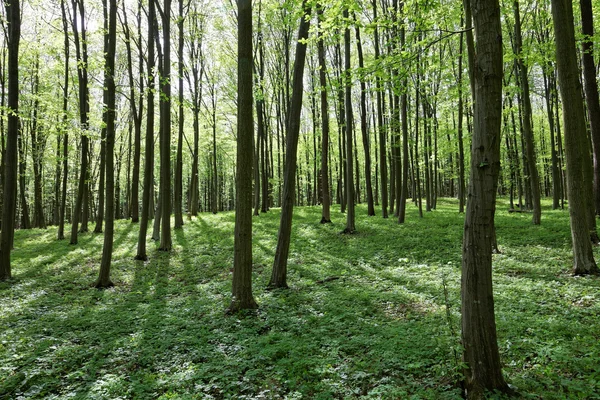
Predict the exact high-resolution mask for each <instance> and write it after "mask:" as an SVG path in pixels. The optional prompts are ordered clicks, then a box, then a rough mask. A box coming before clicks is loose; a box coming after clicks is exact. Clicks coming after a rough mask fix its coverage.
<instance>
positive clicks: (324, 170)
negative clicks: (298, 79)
mask: <svg viewBox="0 0 600 400" xmlns="http://www.w3.org/2000/svg"><path fill="white" fill-rule="evenodd" d="M317 14H318V15H319V41H318V43H317V47H318V52H319V85H320V86H321V87H320V92H321V123H322V128H321V191H322V200H321V201H322V202H321V205H322V212H321V223H322V224H327V223H331V198H330V196H329V175H328V167H329V166H328V157H329V102H328V100H327V77H326V75H325V71H326V70H327V67H326V65H325V45H324V44H323V32H322V28H321V21H322V18H323V6H322V5H320V6H319V7H318V8H317Z"/></svg>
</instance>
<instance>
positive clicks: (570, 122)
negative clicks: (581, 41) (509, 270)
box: [552, 0, 599, 275]
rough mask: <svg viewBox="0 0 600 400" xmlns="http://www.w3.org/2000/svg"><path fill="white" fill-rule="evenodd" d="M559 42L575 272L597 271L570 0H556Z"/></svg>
mask: <svg viewBox="0 0 600 400" xmlns="http://www.w3.org/2000/svg"><path fill="white" fill-rule="evenodd" d="M552 19H553V21H554V30H555V42H556V66H557V69H558V83H559V87H560V94H561V97H562V105H563V120H564V127H565V152H566V156H567V192H568V195H569V215H570V217H571V238H572V240H573V273H574V274H575V275H586V274H597V273H598V272H599V271H598V267H597V266H596V262H595V260H594V255H593V253H592V245H591V242H590V239H589V225H588V221H587V218H588V211H589V210H588V207H589V206H591V204H588V203H587V202H586V199H585V196H582V195H581V194H582V193H584V191H585V190H589V186H590V183H591V182H586V181H585V176H586V174H585V169H586V166H585V165H584V162H585V157H581V155H582V154H584V152H589V148H588V146H587V133H586V126H585V115H584V107H583V99H582V97H581V83H580V82H579V69H578V65H577V53H576V49H575V28H574V25H573V4H572V3H571V2H570V1H566V0H552Z"/></svg>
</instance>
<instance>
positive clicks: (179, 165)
mask: <svg viewBox="0 0 600 400" xmlns="http://www.w3.org/2000/svg"><path fill="white" fill-rule="evenodd" d="M183 2H184V0H179V18H178V20H177V27H178V29H179V38H178V44H179V52H178V53H179V54H178V62H177V66H178V75H179V101H178V103H179V104H178V108H179V121H178V122H179V125H178V131H177V133H178V135H177V159H176V161H175V187H174V191H175V193H174V204H173V208H175V229H179V228H181V227H182V226H183V128H184V112H183V43H184V41H183V22H184V20H185V17H186V16H185V15H184V12H183V9H184V7H183Z"/></svg>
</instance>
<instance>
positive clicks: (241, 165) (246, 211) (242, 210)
mask: <svg viewBox="0 0 600 400" xmlns="http://www.w3.org/2000/svg"><path fill="white" fill-rule="evenodd" d="M237 4H238V101H237V105H238V117H237V163H236V178H237V179H236V192H237V193H236V201H235V203H236V204H235V209H236V212H235V235H234V238H235V239H234V255H233V282H232V288H231V294H232V301H231V304H230V306H229V308H228V310H227V311H228V312H229V313H233V312H237V311H239V310H241V309H253V308H257V307H258V305H257V304H256V301H255V300H254V297H253V296H252V137H253V136H254V121H253V119H254V118H253V115H252V64H253V63H252V1H251V0H239V1H238V3H237Z"/></svg>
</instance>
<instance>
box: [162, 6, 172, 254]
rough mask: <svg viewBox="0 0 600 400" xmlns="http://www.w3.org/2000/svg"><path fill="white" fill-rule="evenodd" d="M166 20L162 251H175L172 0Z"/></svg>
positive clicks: (165, 14) (163, 79) (163, 93)
mask: <svg viewBox="0 0 600 400" xmlns="http://www.w3.org/2000/svg"><path fill="white" fill-rule="evenodd" d="M159 12H160V13H161V17H162V23H163V57H162V60H161V76H160V86H161V96H160V128H161V129H160V189H159V190H160V205H159V207H160V208H161V217H162V222H161V233H160V246H159V250H161V251H171V246H172V242H171V217H170V216H171V0H164V5H163V8H162V10H161V9H160V7H159Z"/></svg>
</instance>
